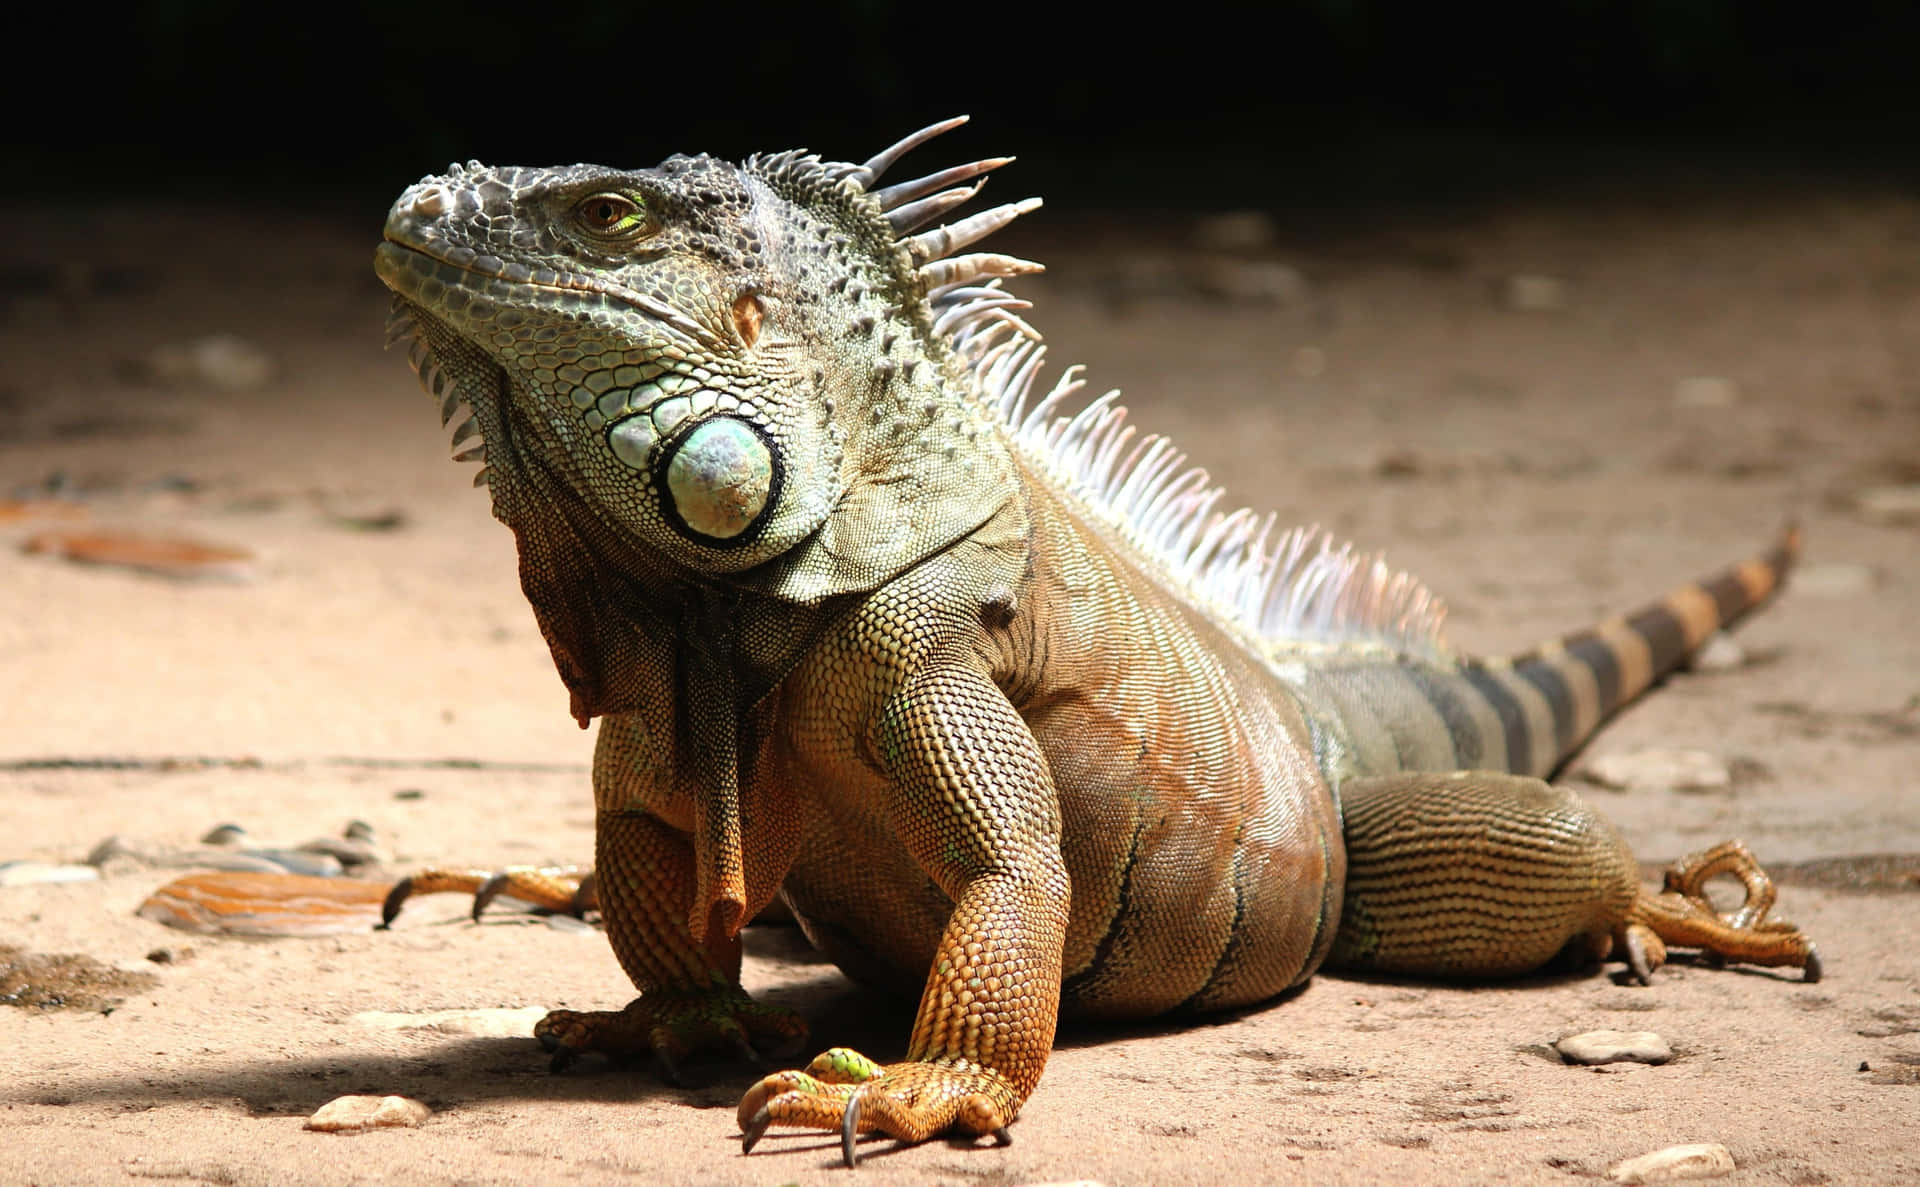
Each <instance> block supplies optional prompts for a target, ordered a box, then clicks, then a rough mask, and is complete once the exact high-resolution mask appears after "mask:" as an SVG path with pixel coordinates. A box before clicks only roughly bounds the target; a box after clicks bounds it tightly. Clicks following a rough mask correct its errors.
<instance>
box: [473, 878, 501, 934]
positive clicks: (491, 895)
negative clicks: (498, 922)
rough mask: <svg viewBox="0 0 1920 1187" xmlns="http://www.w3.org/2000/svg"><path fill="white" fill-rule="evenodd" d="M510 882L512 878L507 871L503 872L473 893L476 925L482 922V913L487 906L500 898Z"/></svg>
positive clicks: (482, 884)
mask: <svg viewBox="0 0 1920 1187" xmlns="http://www.w3.org/2000/svg"><path fill="white" fill-rule="evenodd" d="M508 881H510V876H509V875H508V874H507V872H506V871H505V870H502V871H500V872H499V873H497V874H495V875H494V876H493V877H491V878H488V879H487V880H486V881H485V882H482V883H481V884H480V889H478V890H476V891H474V892H473V921H474V922H475V923H478V922H480V913H481V912H482V911H484V910H486V909H487V904H488V903H490V902H492V901H493V900H494V899H497V898H499V897H500V892H501V891H503V890H505V889H506V888H507V883H508Z"/></svg>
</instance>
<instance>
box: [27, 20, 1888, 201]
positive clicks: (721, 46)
mask: <svg viewBox="0 0 1920 1187" xmlns="http://www.w3.org/2000/svg"><path fill="white" fill-rule="evenodd" d="M52 16H53V18H54V20H55V21H56V22H59V21H65V22H67V23H68V28H67V29H66V31H65V33H64V34H63V35H60V36H58V37H53V38H50V39H48V40H45V41H40V40H37V39H36V38H35V36H34V35H32V34H31V33H29V32H28V31H27V30H25V29H24V28H23V29H22V30H21V35H20V37H19V39H18V40H17V41H16V42H15V53H14V54H13V55H12V56H13V61H12V62H11V63H10V64H9V70H8V76H7V78H6V79H5V80H4V81H3V82H0V87H5V88H6V89H7V90H8V91H9V92H11V94H10V95H9V101H8V105H7V107H8V111H9V113H10V124H11V127H10V130H9V136H8V137H7V140H8V143H7V146H6V150H5V152H6V156H5V165H6V170H5V176H6V179H7V180H6V183H5V184H6V186H7V188H8V189H9V190H11V191H13V192H14V193H16V194H41V195H50V196H66V197H68V198H72V197H73V196H75V191H76V187H77V186H85V187H88V188H89V189H90V190H92V191H93V192H95V193H98V192H100V191H101V190H104V191H105V192H106V193H107V194H110V195H130V194H174V195H209V194H220V195H230V194H247V195H252V196H267V197H271V198H273V199H274V200H277V201H281V202H288V203H299V204H314V203H321V202H326V201H332V200H340V201H345V202H357V201H363V200H364V201H373V202H378V201H381V200H384V199H385V198H387V197H388V196H389V195H390V192H391V191H392V190H393V189H394V188H395V185H396V182H397V181H398V180H399V179H404V178H409V177H412V176H414V175H417V174H419V173H420V172H422V171H423V170H425V169H426V168H428V167H429V166H432V167H436V168H437V167H438V165H439V164H440V163H444V162H445V161H448V160H451V159H460V160H465V159H467V158H469V157H479V158H482V159H484V160H487V161H494V160H500V161H503V162H504V161H507V160H513V161H539V162H555V161H572V160H596V161H602V162H603V163H606V164H613V165H640V164H649V163H652V162H653V161H655V160H657V159H659V158H660V157H662V156H665V155H666V154H668V153H670V152H675V151H687V152H695V151H707V152H712V153H714V154H716V155H722V156H728V157H735V156H738V155H739V154H742V153H745V152H749V151H753V150H757V149H768V148H779V147H793V146H797V145H806V146H808V147H811V148H814V149H818V150H821V151H826V152H830V153H834V154H836V155H852V154H854V153H856V152H860V151H863V150H869V148H868V146H876V147H877V146H878V145H881V144H884V143H886V142H888V141H890V140H891V139H893V138H894V137H895V136H897V135H899V134H900V132H901V130H903V129H906V128H912V127H917V126H919V125H920V124H923V123H926V122H929V121H931V120H932V119H934V118H938V117H942V116H946V115H949V114H953V113H955V112H959V111H967V112H971V113H973V115H974V116H975V117H976V119H977V120H978V121H979V122H980V123H981V124H984V125H985V126H987V127H989V128H991V129H993V130H994V131H995V132H996V133H997V134H999V135H1001V136H1005V135H1006V134H1007V133H1008V132H1010V131H1012V130H1015V129H1017V130H1018V141H1019V144H1018V148H1017V151H1019V152H1021V153H1022V154H1023V155H1024V157H1025V163H1024V167H1023V176H1024V178H1025V181H1024V184H1027V185H1031V186H1033V187H1034V188H1035V189H1037V190H1038V191H1040V192H1044V193H1047V194H1049V195H1056V196H1059V197H1061V198H1067V199H1071V200H1073V201H1074V202H1075V203H1077V204H1081V205H1097V206H1104V207H1109V208H1111V207H1133V208H1137V207H1142V206H1158V207H1172V208H1182V209H1196V208H1197V209H1209V208H1219V207H1222V206H1233V207H1239V206H1244V205H1246V204H1248V203H1249V201H1250V200H1252V199H1256V198H1257V199H1258V200H1259V201H1260V202H1262V203H1287V204H1295V205H1298V204H1310V203H1315V202H1326V203H1333V204H1340V205H1344V204H1347V203H1349V202H1352V201H1354V200H1358V199H1366V200H1372V201H1380V202H1410V201H1425V200H1434V199H1444V198H1449V197H1457V196H1460V195H1462V194H1475V193H1481V192H1490V191H1513V190H1521V191H1525V190H1531V189H1536V188H1538V187H1541V186H1549V185H1569V184H1583V183H1586V182H1589V181H1592V180H1595V179H1596V177H1602V178H1604V177H1608V176H1611V175H1615V174H1617V172H1618V171H1619V170H1620V169H1621V168H1622V167H1625V166H1633V165H1639V166H1641V167H1650V166H1652V165H1654V164H1656V163H1665V164H1668V165H1672V164H1673V163H1674V161H1675V158H1676V157H1684V159H1685V160H1686V161H1688V162H1689V166H1688V167H1690V168H1695V169H1709V168H1727V167H1731V166H1734V165H1736V164H1745V165H1748V166H1754V167H1759V166H1767V167H1771V168H1773V169H1775V170H1780V169H1794V170H1802V169H1819V170H1838V171H1844V172H1847V173H1859V172H1863V171H1864V172H1867V173H1871V174H1876V175H1884V174H1887V173H1897V174H1899V175H1901V176H1906V175H1909V174H1910V173H1911V170H1912V169H1913V167H1914V165H1915V163H1916V150H1915V143H1916V142H1915V138H1914V136H1913V132H1914V131H1915V123H1914V116H1915V96H1916V84H1915V81H1914V75H1915V72H1914V69H1913V59H1914V53H1915V50H1916V47H1920V8H1916V7H1915V6H1913V5H1911V4H1906V3H1901V2H1898V0H1836V2H1834V3H1828V4H1822V5H1819V6H1817V7H1816V6H1810V5H1807V4H1804V3H1793V2H1788V0H1614V2H1608V0H1542V2H1539V3H1522V4H1420V3H1394V2H1388V0H1275V2H1271V3H1267V4H1263V5H1258V6H1253V5H1218V6H1216V5H1187V6H1177V5H1165V4H1159V5H1151V6H1149V7H1147V8H1145V9H1133V10H1126V9H1122V8H1118V7H1115V8H1089V7H1083V6H1073V8H1072V10H1071V11H1055V10H1049V8H1048V7H1047V6H1044V5H989V4H979V5H932V4H899V3H888V2H886V0H822V2H819V3H811V4H765V3H737V4H732V5H724V6H720V5H711V4H704V3H702V4H657V3H656V4H647V5H637V4H632V5H630V4H617V5H589V4H545V5H536V4H528V3H524V2H522V3H514V4H502V3H478V4H444V3H440V4H436V3H424V2H421V0H387V2H383V3H365V2H362V3H340V4H331V5H316V6H284V7H269V6H262V5H259V4H255V3H240V2H238V0H201V2H198V3H194V2H180V0H173V2H166V0H145V2H140V0H135V2H132V3H125V4H111V5H108V6H106V7H105V8H88V9H85V10H84V11H82V10H74V11H71V12H67V13H54V14H52Z"/></svg>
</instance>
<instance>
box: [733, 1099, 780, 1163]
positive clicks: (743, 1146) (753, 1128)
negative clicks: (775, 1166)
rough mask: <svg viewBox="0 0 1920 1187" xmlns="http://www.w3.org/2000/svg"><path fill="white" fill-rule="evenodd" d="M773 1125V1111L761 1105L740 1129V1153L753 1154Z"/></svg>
mask: <svg viewBox="0 0 1920 1187" xmlns="http://www.w3.org/2000/svg"><path fill="white" fill-rule="evenodd" d="M772 1124H773V1111H772V1110H771V1109H769V1108H767V1106H765V1105H761V1106H760V1108H759V1110H758V1111H757V1112H755V1113H754V1115H753V1117H752V1118H751V1119H750V1120H749V1121H748V1122H747V1123H746V1124H745V1125H743V1126H741V1127H740V1153H742V1154H751V1153H753V1148H754V1147H755V1146H757V1145H759V1144H760V1139H761V1138H763V1137H766V1136H767V1129H768V1127H770V1126H771V1125H772Z"/></svg>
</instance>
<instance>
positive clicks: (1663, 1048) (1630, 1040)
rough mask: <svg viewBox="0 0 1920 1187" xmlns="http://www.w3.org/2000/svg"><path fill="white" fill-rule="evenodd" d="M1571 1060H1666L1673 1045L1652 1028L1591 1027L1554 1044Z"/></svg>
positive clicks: (1624, 1061) (1643, 1061) (1557, 1049)
mask: <svg viewBox="0 0 1920 1187" xmlns="http://www.w3.org/2000/svg"><path fill="white" fill-rule="evenodd" d="M1553 1049H1554V1050H1556V1051H1558V1052H1560V1058H1562V1059H1565V1060H1566V1061H1568V1062H1569V1063H1584V1064H1589V1065H1591V1064H1600V1063H1665V1062H1667V1061H1668V1060H1669V1059H1672V1058H1673V1048H1672V1047H1669V1046H1668V1045H1667V1041H1666V1040H1665V1039H1663V1038H1661V1037H1660V1036H1659V1035H1657V1034H1655V1033H1653V1032H1652V1031H1650V1030H1590V1031H1587V1032H1586V1033H1584V1034H1576V1035H1562V1036H1561V1037H1560V1038H1559V1039H1558V1040H1556V1041H1555V1042H1554V1044H1553Z"/></svg>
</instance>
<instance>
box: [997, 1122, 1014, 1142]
mask: <svg viewBox="0 0 1920 1187" xmlns="http://www.w3.org/2000/svg"><path fill="white" fill-rule="evenodd" d="M993 1144H994V1145H996V1146H1011V1145H1013V1135H1012V1134H1010V1133H1008V1132H1007V1127H1006V1126H1004V1125H1002V1126H1001V1127H1000V1128H999V1129H996V1130H994V1131H993Z"/></svg>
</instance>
